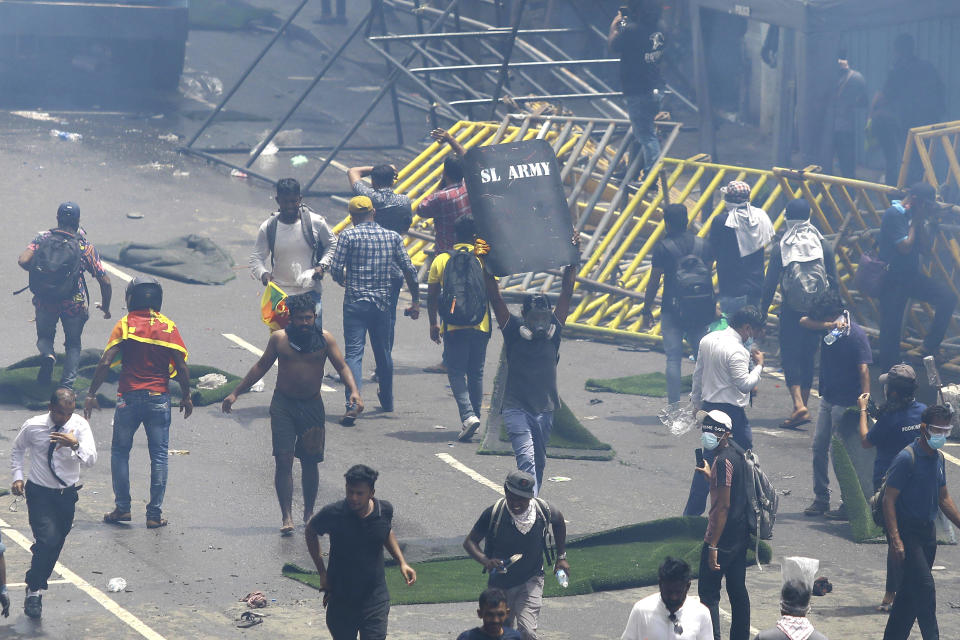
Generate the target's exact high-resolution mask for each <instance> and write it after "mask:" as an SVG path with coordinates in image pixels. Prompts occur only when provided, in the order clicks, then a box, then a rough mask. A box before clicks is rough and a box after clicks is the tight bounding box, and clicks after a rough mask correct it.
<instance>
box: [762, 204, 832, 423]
mask: <svg viewBox="0 0 960 640" xmlns="http://www.w3.org/2000/svg"><path fill="white" fill-rule="evenodd" d="M784 218H785V220H784V224H785V225H786V231H785V232H784V234H783V236H782V237H781V238H780V242H778V243H774V244H773V249H772V250H771V251H770V260H769V262H768V263H767V274H766V276H765V277H764V279H763V301H762V302H761V304H760V312H761V313H763V315H764V316H766V315H767V313H768V312H769V310H770V304H771V303H772V302H773V296H774V294H775V293H776V291H777V288H780V298H781V300H780V332H779V336H780V360H781V362H782V364H783V377H784V381H785V382H786V385H787V389H788V390H789V391H790V398H791V400H792V401H793V413H791V414H790V417H789V418H787V419H786V420H784V421H783V422H782V423H781V424H780V426H781V427H782V428H785V429H793V428H796V427H798V426H801V425H804V424H807V423H809V422H810V411H809V409H807V403H808V402H809V400H810V389H811V388H813V369H814V361H815V360H816V357H817V350H818V349H819V346H820V339H821V337H822V334H821V333H820V332H817V331H811V330H810V329H807V328H805V327H803V326H801V325H800V318H802V317H803V316H804V314H806V313H809V312H810V311H811V310H812V309H813V302H814V301H815V299H816V296H817V295H819V294H821V293H823V292H825V291H826V290H827V289H830V288H833V287H835V286H836V283H837V262H836V260H835V258H834V253H833V248H832V247H831V246H830V243H829V242H824V241H823V236H822V235H821V234H820V230H819V229H817V228H816V227H815V226H814V225H813V223H812V222H810V203H809V202H807V201H806V200H805V199H804V198H797V199H796V200H791V201H790V202H788V203H787V210H786V212H785V213H784ZM797 285H799V286H797ZM791 293H794V296H793V297H791ZM832 319H833V318H831V320H832Z"/></svg>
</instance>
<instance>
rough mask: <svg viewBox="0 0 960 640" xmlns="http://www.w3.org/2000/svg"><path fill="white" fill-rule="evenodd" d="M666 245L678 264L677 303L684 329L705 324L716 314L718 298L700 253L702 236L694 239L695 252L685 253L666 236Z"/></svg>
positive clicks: (664, 243)
mask: <svg viewBox="0 0 960 640" xmlns="http://www.w3.org/2000/svg"><path fill="white" fill-rule="evenodd" d="M663 246H664V247H665V248H666V249H667V251H668V252H670V254H671V255H672V256H673V258H674V262H675V264H676V265H677V271H676V281H675V284H676V288H675V290H674V303H675V304H676V308H677V311H678V312H679V314H680V325H681V326H682V327H683V328H684V329H694V328H697V327H702V326H706V325H707V324H709V323H710V322H711V321H712V320H713V319H714V318H715V317H716V315H717V299H716V295H715V294H714V291H713V276H712V274H711V273H710V269H709V267H707V265H706V264H705V263H704V261H703V258H702V257H701V256H703V255H704V253H705V247H706V243H705V241H704V239H703V238H699V237H697V238H694V239H693V251H692V252H691V253H683V251H682V250H681V249H680V246H679V245H678V244H677V242H676V241H675V240H674V239H673V238H665V239H664V240H663Z"/></svg>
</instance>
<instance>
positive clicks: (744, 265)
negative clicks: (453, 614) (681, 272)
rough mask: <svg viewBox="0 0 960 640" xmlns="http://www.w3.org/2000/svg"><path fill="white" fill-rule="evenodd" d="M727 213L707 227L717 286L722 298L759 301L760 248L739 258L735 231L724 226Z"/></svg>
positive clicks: (760, 290) (760, 280) (761, 251)
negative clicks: (714, 262)
mask: <svg viewBox="0 0 960 640" xmlns="http://www.w3.org/2000/svg"><path fill="white" fill-rule="evenodd" d="M728 215H729V212H721V213H719V214H717V217H716V218H714V219H713V222H712V223H711V224H710V251H711V253H712V254H713V257H714V259H715V260H716V261H717V284H718V285H719V289H720V295H721V296H730V297H739V296H750V297H753V298H760V297H761V293H762V290H763V249H758V250H756V251H754V252H753V253H751V254H750V255H748V256H744V257H742V258H741V257H740V245H739V244H738V243H737V231H736V230H735V229H734V228H732V227H728V226H726V224H724V223H725V222H726V221H727V216H728Z"/></svg>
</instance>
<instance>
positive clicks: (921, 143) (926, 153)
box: [897, 120, 960, 202]
mask: <svg viewBox="0 0 960 640" xmlns="http://www.w3.org/2000/svg"><path fill="white" fill-rule="evenodd" d="M958 143H960V120H956V121H954V122H941V123H939V124H931V125H928V126H926V127H915V128H913V129H910V132H909V133H908V134H907V143H906V145H905V146H904V149H903V163H902V164H901V165H900V176H899V178H898V179H897V184H898V185H900V186H901V187H904V186H909V185H907V184H906V183H907V176H909V175H910V166H911V164H912V163H914V162H919V163H920V164H921V165H922V166H923V179H924V180H926V181H927V182H929V183H930V184H931V185H933V186H934V187H935V188H936V189H937V191H939V192H940V193H943V192H944V191H949V192H951V193H953V194H954V195H960V160H958V157H960V156H958V153H957V147H958ZM938 152H942V153H943V156H944V159H945V163H946V164H944V163H942V162H941V163H939V164H940V166H937V164H938V163H936V162H935V161H934V158H935V157H936V156H937V154H938ZM914 156H916V157H914ZM938 171H939V173H938ZM954 202H956V200H954Z"/></svg>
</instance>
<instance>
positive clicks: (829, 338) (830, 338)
mask: <svg viewBox="0 0 960 640" xmlns="http://www.w3.org/2000/svg"><path fill="white" fill-rule="evenodd" d="M842 335H843V329H834V330H833V331H831V332H830V333H828V334H827V335H825V336H823V343H824V344H825V345H827V346H830V345H831V344H833V343H834V342H836V341H837V338H839V337H840V336H842Z"/></svg>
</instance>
